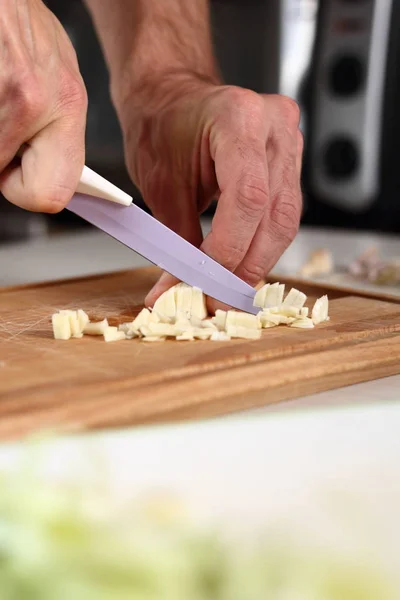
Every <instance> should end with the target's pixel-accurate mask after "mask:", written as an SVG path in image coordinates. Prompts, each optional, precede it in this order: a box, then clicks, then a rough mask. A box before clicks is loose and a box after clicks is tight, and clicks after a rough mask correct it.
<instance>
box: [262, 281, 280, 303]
mask: <svg viewBox="0 0 400 600" xmlns="http://www.w3.org/2000/svg"><path fill="white" fill-rule="evenodd" d="M284 293H285V286H284V284H283V283H279V282H277V283H273V284H272V285H270V286H269V288H268V289H267V293H266V295H265V300H264V306H280V305H281V304H282V302H283V295H284Z"/></svg>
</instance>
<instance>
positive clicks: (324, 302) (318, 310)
mask: <svg viewBox="0 0 400 600" xmlns="http://www.w3.org/2000/svg"><path fill="white" fill-rule="evenodd" d="M328 309H329V302H328V296H326V295H325V296H321V298H318V300H316V301H315V304H314V306H313V309H312V311H311V318H312V320H313V323H314V325H318V324H319V323H323V322H324V321H327V320H328V318H329V317H328Z"/></svg>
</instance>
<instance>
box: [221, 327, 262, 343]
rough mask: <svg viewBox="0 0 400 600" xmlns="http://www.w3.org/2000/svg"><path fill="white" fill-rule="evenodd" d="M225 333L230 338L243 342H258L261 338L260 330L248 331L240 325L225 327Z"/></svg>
mask: <svg viewBox="0 0 400 600" xmlns="http://www.w3.org/2000/svg"><path fill="white" fill-rule="evenodd" d="M226 333H227V334H228V335H229V336H230V337H232V338H242V339H245V340H259V339H260V337H261V329H249V328H248V327H243V326H241V325H227V327H226Z"/></svg>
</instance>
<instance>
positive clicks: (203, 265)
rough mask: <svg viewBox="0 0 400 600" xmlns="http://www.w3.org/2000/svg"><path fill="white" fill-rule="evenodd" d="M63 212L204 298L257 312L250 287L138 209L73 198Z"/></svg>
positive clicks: (77, 197)
mask: <svg viewBox="0 0 400 600" xmlns="http://www.w3.org/2000/svg"><path fill="white" fill-rule="evenodd" d="M67 209H68V210H70V211H71V212H73V213H75V214H76V215H78V216H80V217H82V218H83V219H85V220H86V221H88V222H89V223H91V224H92V225H95V226H96V227H98V228H99V229H101V230H103V231H104V232H106V233H107V234H108V235H110V236H111V237H113V238H115V239H116V240H118V241H119V242H121V243H122V244H124V245H125V246H128V247H129V248H131V249H132V250H134V251H135V252H137V253H138V254H140V255H142V256H143V257H145V258H147V259H148V260H149V261H150V262H152V263H153V264H155V265H157V266H159V267H160V268H161V269H163V270H165V271H168V273H171V274H172V275H174V276H175V277H177V278H178V279H180V280H181V281H184V282H185V283H188V284H189V285H193V286H197V287H199V288H201V289H202V290H203V292H204V293H205V294H207V295H208V296H211V297H212V298H216V299H217V300H219V301H221V302H224V303H226V304H228V305H230V306H234V307H235V308H239V309H240V310H244V311H246V312H249V313H253V314H256V313H257V312H258V310H259V309H256V308H255V307H254V306H253V300H254V295H255V291H254V289H253V288H252V287H251V286H250V285H248V284H247V283H245V282H244V281H242V280H241V279H239V277H236V275H234V274H233V273H231V272H230V271H228V270H227V269H225V268H224V267H223V266H222V265H220V264H219V263H217V262H216V261H214V260H213V259H212V258H210V257H209V256H207V255H206V254H204V252H201V250H199V249H198V248H196V247H195V246H193V245H192V244H190V243H189V242H187V241H186V240H184V239H183V238H181V237H180V236H179V235H177V234H176V233H175V232H173V231H172V230H171V229H169V228H168V227H166V226H165V225H163V224H162V223H160V222H159V221H157V219H155V218H154V217H152V216H150V215H149V214H147V213H146V212H145V211H144V210H142V209H141V208H139V207H138V206H135V205H134V204H132V205H131V206H122V205H120V204H116V203H113V202H109V201H108V200H102V199H101V198H95V197H92V196H87V195H86V194H75V195H74V196H73V198H72V200H71V201H70V203H69V204H68V206H67Z"/></svg>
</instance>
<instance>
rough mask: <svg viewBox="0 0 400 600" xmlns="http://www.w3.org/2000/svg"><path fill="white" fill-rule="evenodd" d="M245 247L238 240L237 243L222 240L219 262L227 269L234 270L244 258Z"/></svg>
mask: <svg viewBox="0 0 400 600" xmlns="http://www.w3.org/2000/svg"><path fill="white" fill-rule="evenodd" d="M244 253H245V248H244V247H242V246H241V245H240V244H239V242H238V241H236V242H235V243H230V242H221V241H219V243H218V262H220V263H221V264H222V265H224V267H225V268H226V269H228V270H229V271H233V270H234V269H236V267H237V266H238V264H240V262H241V261H242V259H243V256H244Z"/></svg>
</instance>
